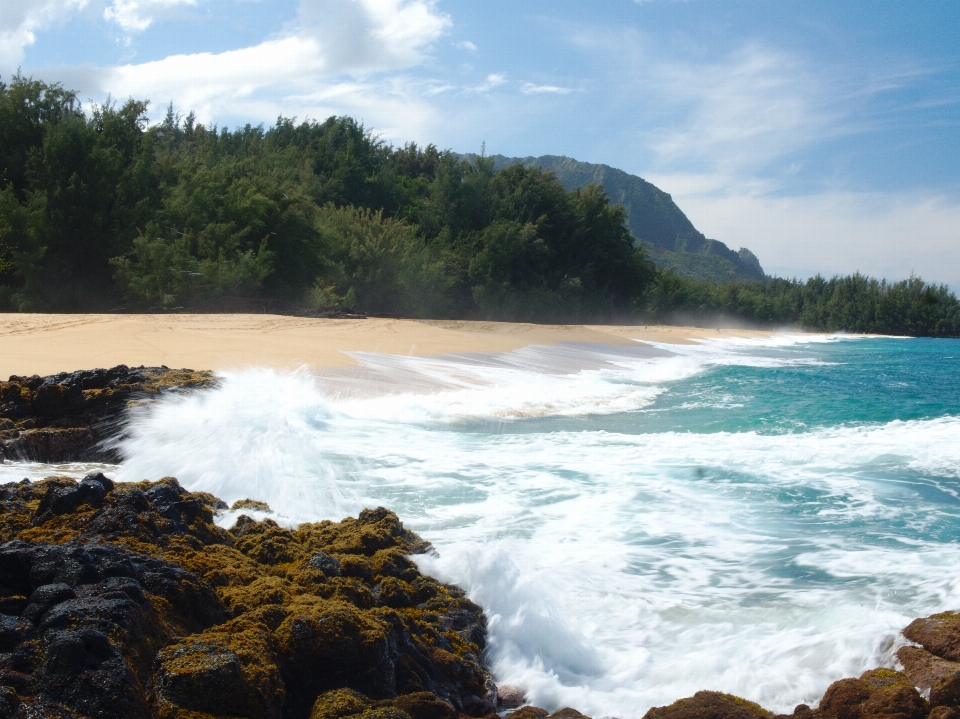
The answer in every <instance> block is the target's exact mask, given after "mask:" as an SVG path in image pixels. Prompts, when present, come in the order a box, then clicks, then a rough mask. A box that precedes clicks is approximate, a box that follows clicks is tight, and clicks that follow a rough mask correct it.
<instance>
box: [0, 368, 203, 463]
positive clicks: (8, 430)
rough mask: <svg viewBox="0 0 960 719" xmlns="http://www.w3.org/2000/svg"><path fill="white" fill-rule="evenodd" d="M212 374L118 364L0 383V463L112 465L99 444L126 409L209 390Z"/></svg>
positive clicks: (109, 453) (112, 455)
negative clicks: (168, 394) (174, 394)
mask: <svg viewBox="0 0 960 719" xmlns="http://www.w3.org/2000/svg"><path fill="white" fill-rule="evenodd" d="M215 382H216V379H215V377H214V375H213V373H212V372H206V371H194V370H188V369H180V370H174V369H170V368H168V367H135V368H132V369H131V368H130V367H127V366H126V365H119V366H117V367H113V368H112V369H95V370H84V371H79V372H72V373H61V374H56V375H50V376H49V377H39V376H37V375H34V376H32V377H18V376H16V375H14V376H12V377H10V379H9V380H8V381H6V382H0V460H28V461H37V462H46V463H49V464H55V463H58V462H75V461H87V462H117V461H118V459H119V458H118V457H117V456H116V453H115V451H114V450H112V449H110V448H109V447H107V446H105V445H104V441H105V440H107V439H110V438H111V437H113V436H115V435H116V434H117V433H119V432H120V431H121V430H122V423H123V420H124V418H125V416H126V413H127V411H128V410H129V409H130V407H132V406H134V405H136V404H138V403H141V402H144V401H150V400H151V399H156V398H157V397H159V396H160V395H161V394H163V393H166V392H183V391H190V390H195V389H202V388H204V387H210V386H212V385H213V384H214V383H215Z"/></svg>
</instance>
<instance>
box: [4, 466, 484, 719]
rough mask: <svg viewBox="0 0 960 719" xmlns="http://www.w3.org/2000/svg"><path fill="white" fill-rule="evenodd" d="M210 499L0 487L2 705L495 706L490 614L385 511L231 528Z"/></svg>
mask: <svg viewBox="0 0 960 719" xmlns="http://www.w3.org/2000/svg"><path fill="white" fill-rule="evenodd" d="M219 504H222V503H219V500H216V498H211V497H209V496H202V495H194V494H191V493H190V492H187V491H186V490H184V489H183V488H182V487H180V486H179V484H178V483H177V481H176V480H174V479H171V478H165V479H162V480H160V481H158V482H141V483H136V484H119V485H114V484H113V483H112V482H111V481H110V480H109V479H107V478H106V477H103V476H102V475H98V476H91V477H88V478H86V479H85V480H83V481H82V482H79V483H78V482H76V481H75V480H72V479H69V478H66V477H51V478H48V479H46V480H43V481H41V482H35V483H31V482H24V483H11V484H6V485H3V486H0V611H2V614H0V719H2V718H3V717H8V716H9V717H12V716H23V717H34V716H37V717H39V716H43V717H64V718H66V717H71V718H72V719H80V718H82V717H97V718H98V719H120V718H121V717H124V718H126V717H131V718H133V719H139V718H143V719H215V718H217V717H227V716H229V717H234V718H237V717H248V718H249V719H308V717H318V718H319V717H326V716H330V717H333V716H337V717H341V716H352V715H354V714H355V715H357V716H360V715H363V716H364V717H365V718H366V719H372V717H380V718H382V719H386V718H388V717H393V718H394V719H420V718H421V717H423V718H424V719H432V718H434V717H435V718H436V719H456V717H457V716H458V715H462V714H466V715H470V716H484V715H487V714H489V713H490V712H492V711H493V710H494V708H495V705H496V688H495V687H494V686H493V684H492V681H491V678H490V676H489V674H488V672H487V671H486V669H485V668H484V666H483V664H482V661H481V655H482V651H483V648H484V644H485V620H484V617H483V613H482V612H481V610H480V608H479V607H478V606H476V605H475V604H473V603H472V602H470V601H469V600H468V599H467V598H466V596H465V595H464V593H463V592H462V591H461V590H460V589H457V588H456V587H452V586H449V585H445V584H441V583H440V582H437V581H436V580H434V579H432V578H430V577H427V576H424V575H423V574H421V573H420V572H419V571H418V570H417V567H416V565H415V564H414V563H413V562H412V561H411V560H410V559H409V558H408V556H409V555H410V554H413V553H417V552H423V551H427V550H428V549H429V548H430V547H429V545H428V544H427V543H426V542H424V541H423V540H421V539H420V538H419V537H417V536H416V535H415V534H413V533H412V532H410V531H409V530H406V529H404V528H403V525H402V524H401V523H400V521H399V519H397V517H396V515H395V514H393V513H392V512H389V511H387V510H385V509H376V510H367V511H364V512H361V514H360V516H359V517H358V518H348V519H345V520H343V521H342V522H339V523H333V522H329V521H324V522H319V523H316V524H303V525H301V526H300V527H299V528H297V529H296V530H288V529H284V528H282V527H280V526H279V525H277V524H276V523H275V522H272V521H270V520H265V521H262V522H255V521H253V520H252V519H250V518H248V517H243V516H242V517H241V518H240V519H239V520H238V521H237V524H236V526H235V527H234V528H233V529H232V530H231V531H225V530H223V529H221V528H219V527H217V526H216V525H215V524H214V522H213V515H212V511H211V506H219ZM318 558H319V559H318ZM336 567H340V571H333V569H334V568H336ZM350 712H352V714H351V713H350Z"/></svg>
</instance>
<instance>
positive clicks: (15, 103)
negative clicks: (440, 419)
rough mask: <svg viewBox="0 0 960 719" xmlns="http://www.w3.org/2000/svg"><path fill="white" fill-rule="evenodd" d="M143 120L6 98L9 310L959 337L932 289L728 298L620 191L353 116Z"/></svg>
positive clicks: (0, 223)
mask: <svg viewBox="0 0 960 719" xmlns="http://www.w3.org/2000/svg"><path fill="white" fill-rule="evenodd" d="M147 109H148V104H147V103H146V102H144V101H139V100H133V99H131V100H128V101H126V102H125V103H123V104H121V105H117V104H114V103H111V102H109V101H108V102H107V103H105V104H104V105H91V106H90V107H88V108H87V109H86V110H84V109H83V108H82V107H81V104H80V103H79V101H78V98H77V95H76V93H74V92H71V91H69V90H66V89H64V88H63V87H62V86H60V85H57V84H53V85H51V84H46V83H43V82H40V81H35V80H32V79H28V78H24V77H22V76H19V75H18V76H16V77H14V78H13V79H12V80H11V81H10V83H9V84H2V83H0V309H3V310H7V311H28V310H29V311H53V312H77V311H93V310H97V311H109V310H114V311H182V310H194V311H204V310H206V311H214V310H226V311H229V310H233V309H250V308H252V307H255V306H267V305H269V306H273V307H276V306H284V307H298V308H305V309H311V310H315V311H322V310H329V309H331V308H336V307H348V308H350V309H352V310H355V311H360V312H366V313H373V314H385V315H397V316H407V317H449V318H474V319H499V320H525V321H586V320H594V321H604V320H606V321H610V320H614V321H621V322H654V321H660V322H667V321H679V320H683V321H688V322H694V323H699V324H704V323H714V322H721V321H722V322H730V321H738V322H743V323H751V324H758V325H763V326H787V325H796V326H799V327H803V328H806V329H813V330H823V331H835V330H846V331H851V332H876V333H894V334H909V335H932V336H957V335H960V302H958V300H957V298H956V296H955V295H954V294H952V293H951V292H950V291H949V290H948V288H946V287H945V286H943V285H930V284H927V283H925V282H924V281H923V280H921V279H919V278H915V277H911V278H910V279H907V280H904V281H901V282H893V283H888V282H885V281H878V280H875V279H872V278H868V277H863V276H861V275H852V276H848V277H835V278H832V279H825V278H822V277H815V278H813V279H810V280H808V281H799V280H787V279H778V278H763V279H759V278H757V279H753V280H751V279H749V278H743V277H741V278H740V279H738V280H737V281H734V282H720V281H715V280H703V279H696V278H695V277H691V276H689V274H690V273H689V272H687V273H684V272H681V271H680V269H682V268H679V266H678V267H677V268H675V269H674V270H671V269H669V263H666V266H665V265H664V263H661V266H660V267H658V266H657V265H656V264H655V263H654V262H653V261H652V258H651V253H652V252H656V251H657V247H660V245H656V246H654V245H655V244H656V243H653V244H651V243H652V239H651V238H646V237H638V236H635V234H634V233H632V232H631V229H630V228H631V227H634V226H636V227H640V226H642V225H638V224H637V223H636V222H633V221H632V220H631V222H630V223H629V224H628V216H627V212H626V210H625V209H624V208H623V207H622V206H621V205H618V204H612V203H611V202H610V198H609V197H608V195H607V194H606V192H605V190H604V188H603V187H601V186H599V185H596V184H587V185H586V186H585V187H582V188H579V187H578V188H574V189H567V188H566V187H565V186H564V185H563V184H562V183H561V181H560V180H559V179H558V177H557V176H556V175H555V174H554V173H553V172H552V171H544V170H543V169H542V168H541V167H539V166H535V165H524V164H522V163H514V164H507V165H503V166H501V167H500V168H499V169H497V165H496V163H495V161H494V159H493V158H488V157H484V156H483V155H481V156H478V157H473V158H472V159H470V160H465V159H463V158H461V156H459V155H456V154H454V153H452V152H449V151H440V150H438V149H437V148H436V147H434V146H433V145H428V146H427V147H418V146H417V145H415V144H413V143H410V144H407V145H405V146H404V147H401V148H395V147H392V146H390V145H388V144H386V143H385V142H383V141H381V140H380V139H378V138H377V137H376V136H375V135H374V134H372V133H371V132H370V131H368V130H367V129H366V128H364V127H363V126H362V125H361V124H359V123H357V122H356V121H355V120H353V119H350V118H346V117H332V118H329V119H327V120H326V121H323V122H314V121H304V122H296V121H294V120H293V119H288V118H280V119H278V120H277V122H276V124H275V125H273V126H272V127H269V128H264V127H262V126H256V127H255V126H251V125H247V126H245V127H241V128H237V129H235V130H228V129H226V128H218V127H216V126H212V127H208V126H205V125H203V124H201V123H198V122H197V121H196V118H195V117H194V116H193V115H192V114H191V115H188V116H186V117H180V116H178V115H176V114H174V113H173V111H172V109H170V110H168V111H167V113H166V116H165V117H164V119H163V120H162V121H161V122H159V123H155V124H150V122H149V120H148V117H147ZM651 187H652V186H651ZM654 189H656V188H654ZM657 192H659V191H657ZM666 197H667V198H668V199H669V196H666ZM671 203H672V201H671ZM651 207H654V205H653V204H652V205H651ZM674 207H675V206H674ZM651 211H653V210H651ZM681 214H682V213H681ZM684 219H685V218H684ZM678 221H679V220H678ZM650 226H651V227H654V226H656V227H660V225H656V223H651V224H650ZM680 239H682V238H680ZM688 240H689V238H688ZM688 240H684V242H685V243H686V244H689V241H688ZM704 241H705V240H704ZM677 242H678V243H679V244H676V246H675V248H674V249H677V250H679V249H680V245H683V246H684V247H686V244H684V243H682V242H680V240H679V239H678V240H677ZM705 242H712V241H705ZM661 249H662V247H661ZM728 252H731V251H729V250H728ZM678 256H679V255H678ZM704 257H707V255H705V256H704ZM750 257H752V255H751V256H750ZM741 259H743V258H741ZM746 259H747V260H749V259H750V258H746ZM704 261H707V260H704ZM710 261H713V260H710ZM743 261H744V262H746V260H743ZM752 262H755V258H753V260H752ZM756 267H757V268H759V264H757V265H756ZM711 271H713V270H711ZM711 276H712V275H711Z"/></svg>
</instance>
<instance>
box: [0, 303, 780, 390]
mask: <svg viewBox="0 0 960 719" xmlns="http://www.w3.org/2000/svg"><path fill="white" fill-rule="evenodd" d="M769 335H770V333H769V332H761V331H751V330H717V329H703V328H696V327H668V326H660V325H650V326H642V325H641V326H622V325H536V324H526V323H509V322H473V321H458V320H404V319H383V318H370V319H343V320H338V319H318V318H306V317H288V316H281V315H264V314H207V315H189V314H178V315H160V314H157V315H93V314H90V315H47V314H0V348H2V349H0V377H3V378H6V377H8V376H9V375H13V374H17V375H32V374H40V375H47V374H54V373H57V372H71V371H74V370H78V369H91V368H94V367H112V366H115V365H118V364H126V365H130V366H136V365H141V364H142V365H147V366H159V365H166V366H168V367H174V368H179V367H189V368H191V369H209V370H231V369H241V368H244V367H251V366H261V367H273V368H275V369H295V368H298V367H302V366H307V367H310V368H311V369H321V368H325V367H337V366H348V365H352V364H355V363H354V360H353V359H352V358H351V357H350V356H349V355H348V354H346V353H347V352H351V351H365V352H381V353H385V354H400V355H418V356H423V355H442V354H451V353H461V352H509V351H511V350H515V349H519V348H521V347H525V346H528V345H550V344H558V343H563V342H589V343H597V344H612V345H627V344H631V343H632V342H633V341H635V340H646V341H652V342H666V343H674V344H684V343H688V342H690V341H692V340H696V339H701V338H706V337H730V336H736V337H765V336H769Z"/></svg>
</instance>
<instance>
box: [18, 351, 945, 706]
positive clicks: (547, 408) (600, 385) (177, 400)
mask: <svg viewBox="0 0 960 719" xmlns="http://www.w3.org/2000/svg"><path fill="white" fill-rule="evenodd" d="M354 357H355V359H356V360H357V361H358V363H359V365H358V367H355V368H350V369H348V370H337V371H328V372H326V373H322V374H320V375H312V374H310V373H307V372H305V371H302V372H298V373H292V374H278V373H275V372H272V371H268V370H262V369H252V370H249V371H245V372H239V373H233V374H225V375H223V377H222V382H221V384H220V386H219V387H218V388H216V389H213V390H210V391H205V392H202V393H196V394H192V395H187V396H180V397H170V398H167V399H165V400H163V401H162V402H160V403H157V404H155V405H152V406H150V407H147V408H142V409H141V410H139V411H138V412H137V413H136V414H135V415H134V416H133V418H132V422H131V425H130V431H129V435H128V436H127V437H126V438H124V439H123V440H122V441H121V442H120V444H119V448H120V450H121V451H122V454H123V456H124V457H125V461H124V463H123V464H122V465H121V466H120V467H116V468H112V472H113V474H114V475H115V476H117V477H118V478H119V479H125V480H135V479H141V478H144V477H150V478H158V477H160V476H165V475H173V476H177V477H178V478H179V479H180V481H181V482H182V483H183V484H184V486H186V487H187V488H189V489H202V490H205V491H209V492H213V493H214V494H217V495H218V496H220V497H221V498H223V499H225V500H226V501H228V502H233V501H234V500H236V499H240V498H244V497H251V498H255V499H261V500H265V501H267V502H268V503H269V504H270V505H271V507H272V508H273V509H274V510H275V512H276V515H275V516H276V518H278V521H283V522H286V523H289V524H294V523H296V522H299V521H305V520H311V521H315V520H317V519H321V518H331V519H339V518H341V517H343V516H347V515H355V514H356V513H357V512H358V511H359V510H360V509H361V508H363V507H366V506H377V505H383V506H387V507H390V508H392V509H394V510H395V511H397V513H398V514H399V515H400V517H401V518H402V519H403V520H404V522H405V524H406V525H407V526H408V527H410V528H411V529H414V530H415V531H417V532H419V533H420V534H421V535H422V536H424V537H425V538H426V539H428V540H430V541H431V542H433V544H434V545H435V547H436V548H437V549H438V552H439V556H437V557H433V556H424V557H419V558H417V561H418V563H419V564H420V566H421V568H422V569H423V570H424V571H426V572H428V573H431V574H433V575H435V576H438V577H439V578H441V579H443V580H445V581H452V582H455V583H457V584H460V585H461V586H463V587H464V588H465V589H466V590H467V591H468V592H469V594H470V596H471V597H472V598H473V599H474V600H475V601H477V602H478V603H480V604H481V605H482V606H483V607H484V609H485V611H486V612H487V615H488V618H489V633H490V648H489V655H488V658H489V660H490V663H491V666H492V668H493V670H494V673H495V675H496V678H497V679H498V681H500V682H502V683H510V684H519V685H522V686H524V687H526V688H527V689H528V693H529V697H530V699H531V701H533V702H534V703H536V704H539V705H541V706H545V707H548V708H558V707H560V706H564V705H569V706H575V707H577V708H578V709H580V710H581V711H584V712H586V713H587V714H590V715H592V716H597V717H600V716H618V717H622V718H626V717H640V716H642V715H643V714H644V713H645V711H646V710H647V709H648V708H649V707H651V706H655V705H662V704H665V703H669V702H672V701H674V700H675V699H677V698H679V697H682V696H687V695H690V694H692V693H693V692H695V691H697V690H700V689H716V690H721V691H727V692H732V693H735V694H738V695H740V696H744V697H746V698H748V699H751V700H754V701H757V702H759V703H760V704H762V705H764V706H765V707H767V708H769V709H773V710H775V711H788V710H790V709H792V707H793V706H794V705H795V704H797V703H799V702H807V703H813V702H815V701H816V700H817V699H818V698H819V696H820V695H821V694H822V693H823V691H824V689H825V688H826V687H827V685H828V684H829V683H830V682H832V681H834V680H836V679H838V678H840V677H843V676H853V675H857V674H859V673H860V672H862V671H864V670H865V669H868V668H871V667H874V666H877V665H880V664H885V665H888V666H889V665H893V663H894V662H895V658H894V654H893V652H894V650H895V648H896V646H898V642H900V641H902V640H901V639H898V632H899V630H900V629H901V628H902V627H903V626H905V625H906V624H907V623H908V622H909V621H910V620H911V619H913V618H914V617H916V616H922V615H924V614H928V613H931V612H934V611H939V610H943V609H948V608H957V607H960V575H958V574H957V573H956V572H955V570H954V567H956V566H957V565H958V562H960V544H958V539H960V495H958V490H960V416H958V415H960V372H958V369H960V342H958V341H954V340H942V341H935V340H905V339H876V338H867V339H856V340H854V339H849V338H842V337H827V336H814V337H811V336H787V335H782V336H777V337H774V338H772V339H770V340H764V341H760V340H716V341H710V342H701V343H699V344H694V345H684V346H674V345H656V346H654V345H649V344H647V345H641V344H638V345H637V347H635V348H620V347H600V346H589V345H579V346H574V345H570V346H565V347H559V348H558V347H552V348H548V347H529V348H526V349H525V350H522V351H519V352H514V353H509V354H505V355H493V356H479V355H468V356H467V355H465V356H450V357H443V358H411V357H395V356H384V355H376V354H356V355H354ZM42 469H44V468H43V467H39V466H34V465H17V466H15V467H11V466H10V465H5V466H3V467H0V475H2V476H3V477H4V478H6V479H9V478H14V474H12V473H15V474H16V476H15V478H17V479H19V477H20V476H24V475H25V474H26V475H31V476H38V475H39V476H42V475H40V472H41V470H42ZM87 469H89V467H88V466H86V465H83V466H80V465H78V466H74V467H66V468H61V471H60V472H59V473H64V472H66V473H71V472H74V473H80V472H82V471H85V470H87ZM222 521H224V522H230V521H232V515H230V514H228V515H226V516H224V517H223V518H222Z"/></svg>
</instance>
